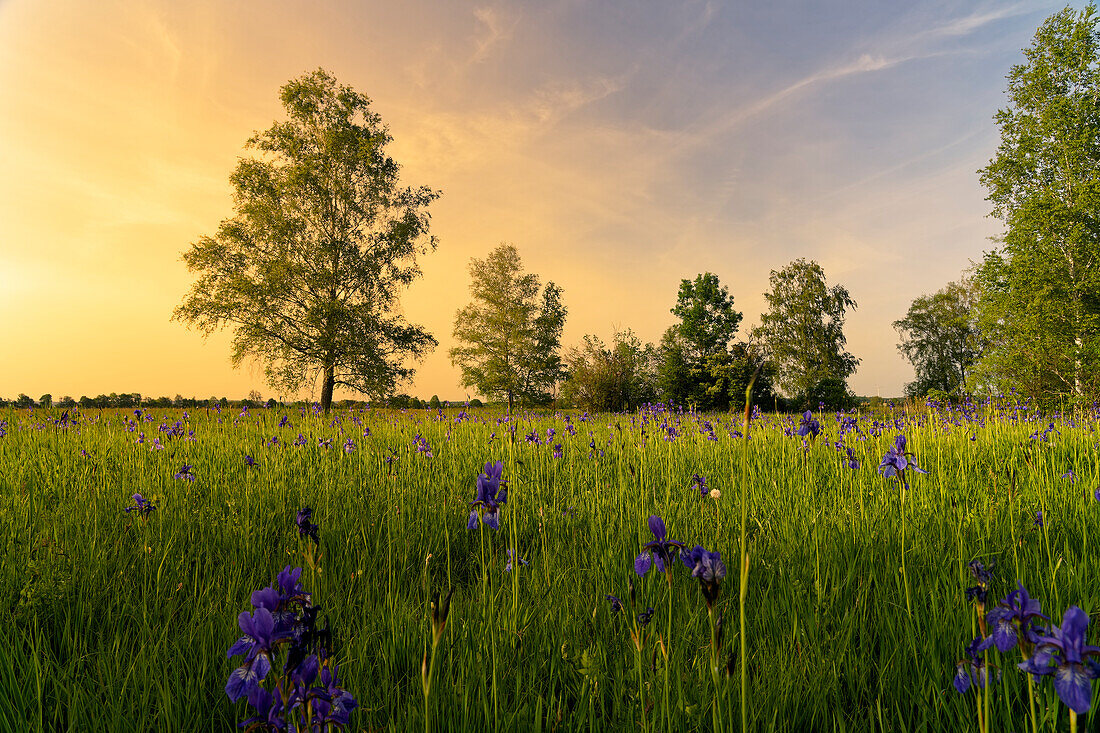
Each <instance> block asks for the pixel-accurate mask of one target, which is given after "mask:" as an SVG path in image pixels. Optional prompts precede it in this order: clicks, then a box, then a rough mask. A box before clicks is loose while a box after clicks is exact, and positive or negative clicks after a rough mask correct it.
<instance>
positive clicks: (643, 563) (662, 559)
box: [634, 514, 684, 575]
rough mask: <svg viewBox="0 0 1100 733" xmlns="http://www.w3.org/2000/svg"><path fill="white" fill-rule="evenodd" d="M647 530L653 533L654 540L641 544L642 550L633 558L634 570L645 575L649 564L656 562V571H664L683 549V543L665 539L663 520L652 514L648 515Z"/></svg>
mask: <svg viewBox="0 0 1100 733" xmlns="http://www.w3.org/2000/svg"><path fill="white" fill-rule="evenodd" d="M649 531H650V532H652V533H653V537H654V540H653V541H652V542H647V543H646V544H644V545H642V551H641V553H639V555H638V557H636V558H634V572H635V573H637V574H638V575H645V574H646V573H648V572H649V568H650V566H651V565H653V564H654V563H656V565H657V572H665V570H666V569H668V568H670V567H671V564H672V561H673V559H674V558H675V556H676V554H677V553H678V552H680V550H682V549H684V543H683V542H679V541H677V540H670V539H667V532H666V531H665V520H663V519H661V518H660V517H658V516H657V515H656V514H653V515H651V516H650V517H649Z"/></svg>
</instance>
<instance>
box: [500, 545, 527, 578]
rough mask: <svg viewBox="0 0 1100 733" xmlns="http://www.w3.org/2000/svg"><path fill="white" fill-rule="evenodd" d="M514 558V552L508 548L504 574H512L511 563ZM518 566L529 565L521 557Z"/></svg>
mask: <svg viewBox="0 0 1100 733" xmlns="http://www.w3.org/2000/svg"><path fill="white" fill-rule="evenodd" d="M515 558H516V551H515V550H513V549H512V548H511V547H509V548H508V564H507V565H505V566H504V572H506V573H510V572H512V561H513V560H514V559H515ZM519 564H520V565H528V564H529V563H528V562H527V561H526V560H524V559H523V558H522V557H521V558H520V559H519Z"/></svg>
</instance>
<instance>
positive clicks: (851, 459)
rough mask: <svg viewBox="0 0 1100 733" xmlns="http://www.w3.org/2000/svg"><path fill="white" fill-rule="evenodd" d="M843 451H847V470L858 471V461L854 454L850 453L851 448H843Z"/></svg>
mask: <svg viewBox="0 0 1100 733" xmlns="http://www.w3.org/2000/svg"><path fill="white" fill-rule="evenodd" d="M845 450H846V451H848V468H850V469H852V470H853V471H856V470H858V469H859V460H858V459H857V458H856V454H855V453H853V452H852V449H851V448H848V447H845Z"/></svg>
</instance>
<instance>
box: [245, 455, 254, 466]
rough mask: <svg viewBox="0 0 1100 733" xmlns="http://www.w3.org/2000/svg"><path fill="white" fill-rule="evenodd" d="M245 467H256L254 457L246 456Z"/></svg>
mask: <svg viewBox="0 0 1100 733" xmlns="http://www.w3.org/2000/svg"><path fill="white" fill-rule="evenodd" d="M244 465H246V466H248V467H249V468H252V467H253V466H255V465H256V459H255V458H253V457H252V456H249V455H246V456H245V457H244Z"/></svg>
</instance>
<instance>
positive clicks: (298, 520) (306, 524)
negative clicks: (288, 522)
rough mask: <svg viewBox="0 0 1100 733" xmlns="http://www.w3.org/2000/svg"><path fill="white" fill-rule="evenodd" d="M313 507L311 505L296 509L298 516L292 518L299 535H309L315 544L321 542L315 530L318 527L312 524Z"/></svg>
mask: <svg viewBox="0 0 1100 733" xmlns="http://www.w3.org/2000/svg"><path fill="white" fill-rule="evenodd" d="M312 519H313V509H312V508H311V507H308V506H307V507H305V508H304V509H300V510H299V511H298V516H297V517H295V519H294V524H295V525H296V526H297V527H298V536H299V537H309V538H310V539H312V540H313V543H314V544H316V545H319V544H321V536H320V535H319V534H318V532H317V530H318V529H319V527H318V526H317V525H316V524H313V522H312V521H311V520H312Z"/></svg>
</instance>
